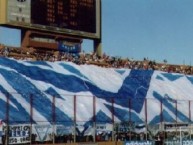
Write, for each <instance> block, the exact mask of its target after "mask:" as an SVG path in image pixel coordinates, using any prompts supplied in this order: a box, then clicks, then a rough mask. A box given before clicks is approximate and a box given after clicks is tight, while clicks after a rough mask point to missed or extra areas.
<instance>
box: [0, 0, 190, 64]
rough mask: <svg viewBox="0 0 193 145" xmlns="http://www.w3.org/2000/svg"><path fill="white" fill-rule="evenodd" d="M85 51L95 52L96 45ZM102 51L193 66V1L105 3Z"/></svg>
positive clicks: (85, 46)
mask: <svg viewBox="0 0 193 145" xmlns="http://www.w3.org/2000/svg"><path fill="white" fill-rule="evenodd" d="M2 34H3V36H6V35H7V33H5V34H4V33H2V32H1V29H0V43H1V42H2V38H1V36H2ZM16 34H17V35H20V34H19V32H18V31H17V33H16ZM17 35H14V36H17ZM12 37H13V36H12ZM9 39H11V37H9ZM13 39H14V38H13ZM11 40H12V39H11ZM15 40H16V39H15ZM12 43H13V41H12ZM82 48H83V50H85V51H86V52H91V51H93V42H92V41H91V40H84V41H83V45H82ZM102 48H103V52H104V53H106V54H107V55H110V56H118V57H122V58H130V59H134V60H143V59H144V58H148V59H150V60H155V61H156V62H163V60H164V59H166V60H167V62H168V63H170V64H186V65H193V57H192V55H193V0H102Z"/></svg>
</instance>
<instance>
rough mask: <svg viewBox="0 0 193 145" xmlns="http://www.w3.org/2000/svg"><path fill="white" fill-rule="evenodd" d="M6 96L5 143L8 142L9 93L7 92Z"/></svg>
mask: <svg viewBox="0 0 193 145" xmlns="http://www.w3.org/2000/svg"><path fill="white" fill-rule="evenodd" d="M6 97H7V104H6V123H7V126H6V127H7V128H6V132H5V135H6V138H5V144H6V145H8V144H9V93H7V95H6Z"/></svg>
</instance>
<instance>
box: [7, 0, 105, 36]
mask: <svg viewBox="0 0 193 145" xmlns="http://www.w3.org/2000/svg"><path fill="white" fill-rule="evenodd" d="M3 1H5V0H3ZM100 1H101V0H7V2H6V5H7V10H6V14H7V16H6V18H7V22H6V23H7V24H8V25H14V26H20V27H27V28H32V29H38V30H43V31H51V32H56V33H65V34H69V35H77V36H82V37H90V38H100V33H101V32H100V30H101V28H100V27H101V26H100V25H101V17H100V16H101V14H100V4H101V3H100Z"/></svg>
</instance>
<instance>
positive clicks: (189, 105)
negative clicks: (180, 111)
mask: <svg viewBox="0 0 193 145" xmlns="http://www.w3.org/2000/svg"><path fill="white" fill-rule="evenodd" d="M188 107H189V123H191V102H190V100H189V101H188Z"/></svg>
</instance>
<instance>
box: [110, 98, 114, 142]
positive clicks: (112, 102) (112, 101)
mask: <svg viewBox="0 0 193 145" xmlns="http://www.w3.org/2000/svg"><path fill="white" fill-rule="evenodd" d="M111 104H112V108H111V109H112V110H111V112H112V124H113V131H112V140H113V141H115V138H114V137H115V135H114V127H115V126H114V125H115V124H114V123H115V120H114V98H112V100H111Z"/></svg>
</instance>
